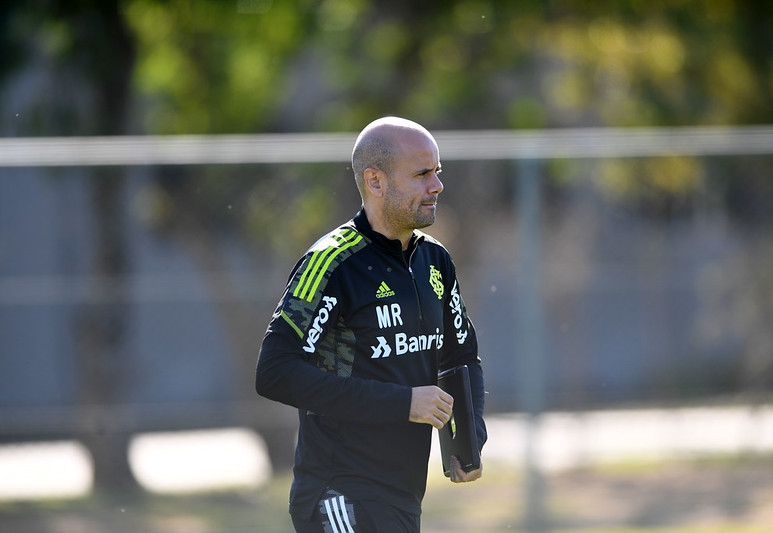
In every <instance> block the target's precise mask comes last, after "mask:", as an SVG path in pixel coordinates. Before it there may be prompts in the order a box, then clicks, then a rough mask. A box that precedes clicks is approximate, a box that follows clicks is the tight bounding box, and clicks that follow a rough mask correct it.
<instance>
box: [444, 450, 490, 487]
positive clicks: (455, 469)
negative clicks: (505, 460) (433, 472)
mask: <svg viewBox="0 0 773 533" xmlns="http://www.w3.org/2000/svg"><path fill="white" fill-rule="evenodd" d="M450 474H451V476H450V479H451V481H452V482H454V483H467V482H469V481H475V480H476V479H478V478H480V476H482V475H483V461H481V463H480V468H478V469H477V470H472V471H470V472H465V471H464V470H462V463H460V462H459V459H457V458H456V457H454V456H452V457H451V472H450Z"/></svg>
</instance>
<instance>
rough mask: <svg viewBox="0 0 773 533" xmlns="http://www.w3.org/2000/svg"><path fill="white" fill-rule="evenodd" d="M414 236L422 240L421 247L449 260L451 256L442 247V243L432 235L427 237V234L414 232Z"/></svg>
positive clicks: (443, 246)
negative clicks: (428, 248)
mask: <svg viewBox="0 0 773 533" xmlns="http://www.w3.org/2000/svg"><path fill="white" fill-rule="evenodd" d="M415 231H416V234H417V235H419V236H420V237H421V238H422V240H423V243H422V244H423V245H425V246H427V247H430V248H433V249H435V250H436V251H437V252H439V253H441V254H443V255H445V256H447V257H448V258H449V259H450V258H451V254H450V253H449V252H448V249H447V248H446V247H445V245H443V243H442V242H440V241H439V240H437V239H436V238H434V237H433V236H432V235H429V234H427V233H424V232H423V231H419V230H415Z"/></svg>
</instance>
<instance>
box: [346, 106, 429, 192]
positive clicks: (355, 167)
mask: <svg viewBox="0 0 773 533" xmlns="http://www.w3.org/2000/svg"><path fill="white" fill-rule="evenodd" d="M416 135H419V136H423V137H428V138H429V139H432V141H433V142H434V138H433V137H432V134H430V132H429V131H427V129H426V128H424V126H422V125H421V124H417V123H416V122H413V121H411V120H407V119H404V118H399V117H383V118H380V119H377V120H374V121H373V122H371V123H370V124H368V125H367V126H365V128H364V129H363V130H362V132H360V135H359V136H358V137H357V141H355V143H354V150H353V151H352V171H353V172H354V179H355V181H356V182H357V188H358V189H359V190H360V194H361V195H363V196H364V190H363V189H364V187H363V175H364V173H365V170H366V169H368V168H375V169H379V170H381V171H383V172H384V173H386V174H390V173H391V172H392V170H393V169H394V165H395V162H396V161H397V159H398V158H399V156H400V152H401V143H404V142H406V141H408V142H409V141H410V139H411V137H412V136H416Z"/></svg>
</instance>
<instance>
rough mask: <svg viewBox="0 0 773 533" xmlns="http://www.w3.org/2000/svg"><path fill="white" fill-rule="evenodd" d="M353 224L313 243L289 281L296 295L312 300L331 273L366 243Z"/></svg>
mask: <svg viewBox="0 0 773 533" xmlns="http://www.w3.org/2000/svg"><path fill="white" fill-rule="evenodd" d="M369 242H370V241H369V240H368V239H367V237H365V236H364V235H363V234H362V233H360V232H358V231H357V230H356V229H355V228H354V226H353V225H351V224H344V225H343V226H339V227H338V228H336V229H334V230H333V231H331V232H330V233H328V234H327V235H324V236H323V237H322V238H321V239H319V240H318V241H317V242H315V243H314V244H313V245H312V246H311V247H310V248H309V249H308V251H307V252H306V254H305V255H304V257H303V258H302V259H301V261H300V265H299V267H298V269H297V270H296V271H295V275H294V276H293V280H292V282H291V287H290V290H291V294H292V296H294V297H295V298H300V299H304V300H307V301H309V302H311V301H314V300H315V297H317V296H318V295H319V292H320V290H322V289H324V287H325V285H326V284H327V281H328V280H329V278H330V276H331V274H332V273H333V272H334V271H335V270H336V269H337V268H338V267H339V266H340V265H341V264H343V263H344V262H345V261H346V260H347V259H349V258H351V257H352V256H353V255H354V254H356V253H357V252H358V251H360V250H362V249H363V248H365V247H366V246H367V245H368V244H369Z"/></svg>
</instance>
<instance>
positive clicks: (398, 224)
mask: <svg viewBox="0 0 773 533" xmlns="http://www.w3.org/2000/svg"><path fill="white" fill-rule="evenodd" d="M400 146H401V151H400V155H399V156H398V157H397V159H396V162H395V166H394V169H393V171H392V172H391V173H390V174H389V175H388V177H387V187H386V190H385V192H384V221H385V222H386V223H387V224H388V225H389V226H390V227H391V228H392V229H394V230H397V231H413V230H414V229H419V228H426V227H427V226H430V225H431V224H433V223H434V222H435V209H436V203H437V198H438V195H439V194H440V193H441V192H442V191H443V183H442V182H441V181H440V179H439V178H438V174H439V173H440V156H439V154H438V149H437V145H436V144H435V142H434V141H433V140H432V139H431V138H428V137H426V136H424V135H421V134H418V133H412V134H411V135H408V136H406V137H404V138H403V139H402V140H401V142H400Z"/></svg>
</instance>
